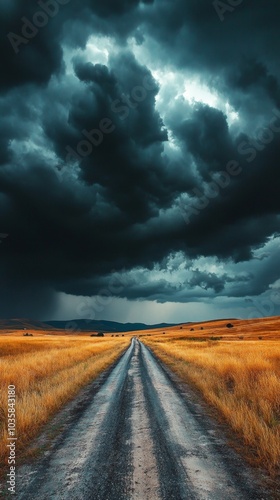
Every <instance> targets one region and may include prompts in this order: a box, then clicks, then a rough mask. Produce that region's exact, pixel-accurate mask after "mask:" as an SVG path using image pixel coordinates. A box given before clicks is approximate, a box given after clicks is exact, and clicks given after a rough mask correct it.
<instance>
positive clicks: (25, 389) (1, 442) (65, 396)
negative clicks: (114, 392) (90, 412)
mask: <svg viewBox="0 0 280 500" xmlns="http://www.w3.org/2000/svg"><path fill="white" fill-rule="evenodd" d="M128 345H129V339H128V338H119V339H111V338H110V339H106V338H90V339H89V338H88V337H71V338H69V337H67V336H61V337H45V336H39V337H27V338H23V337H22V336H20V337H19V336H1V337H0V372H1V381H0V462H2V463H3V462H4V461H5V459H6V455H7V448H6V445H7V437H8V436H7V410H8V407H7V406H8V405H7V394H8V386H9V385H10V384H12V385H14V386H15V387H16V435H17V437H18V441H17V450H18V452H20V450H22V449H23V448H24V447H26V445H27V444H28V443H29V442H30V441H31V439H32V438H34V437H35V436H36V434H38V432H39V430H40V428H41V427H42V425H43V424H45V423H46V422H47V421H48V420H49V418H50V417H51V416H52V415H53V414H54V413H55V412H56V411H57V410H58V409H59V408H60V407H62V406H63V405H64V404H65V403H66V402H67V401H68V400H70V399H71V398H73V397H74V396H75V395H76V394H77V393H78V391H79V389H81V388H82V387H83V386H84V385H86V384H87V383H89V382H90V381H91V380H93V379H94V378H96V377H97V376H98V375H99V374H100V373H101V372H102V371H103V370H104V369H105V368H107V367H108V366H109V365H110V364H112V363H113V362H114V361H115V360H116V359H117V357H118V356H119V355H120V354H121V353H122V352H123V351H124V350H125V349H126V348H127V347H128Z"/></svg>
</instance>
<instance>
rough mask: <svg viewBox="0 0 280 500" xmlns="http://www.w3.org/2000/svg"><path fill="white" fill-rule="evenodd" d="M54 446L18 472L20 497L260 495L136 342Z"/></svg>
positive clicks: (215, 432) (256, 498)
mask: <svg viewBox="0 0 280 500" xmlns="http://www.w3.org/2000/svg"><path fill="white" fill-rule="evenodd" d="M84 406H85V407H84V408H83V409H82V411H80V412H79V413H78V415H77V417H76V419H75V422H73V424H72V425H70V426H68V428H67V426H66V429H65V430H64V432H63V434H62V435H61V436H60V439H59V444H58V445H57V446H55V447H54V448H53V449H52V451H51V452H49V453H46V456H45V457H44V458H43V459H40V460H38V462H37V463H36V464H35V465H34V464H33V465H32V466H29V467H23V468H21V469H20V470H19V473H18V477H17V498H19V499H21V500H28V499H32V500H33V499H39V500H50V499H61V500H64V499H65V500H66V499H67V500H72V499H73V500H74V499H75V500H91V499H92V500H124V499H126V500H128V499H138V500H146V499H149V500H163V499H164V500H180V499H188V500H233V499H234V500H242V499H245V500H249V499H252V500H261V499H263V500H264V499H265V500H266V499H267V498H269V497H268V496H264V494H263V493H262V492H261V489H260V487H259V486H258V484H257V481H256V478H255V477H254V476H253V473H252V471H251V470H249V469H248V467H247V466H246V465H245V464H244V463H243V462H242V460H241V458H240V457H238V456H237V455H236V454H235V452H234V451H233V450H232V449H231V448H229V447H228V446H227V443H226V439H225V438H224V437H223V436H222V434H221V432H219V428H218V426H215V423H213V422H212V420H211V419H210V417H209V416H207V415H206V414H205V412H204V411H203V407H202V406H201V405H200V404H199V403H198V402H194V401H193V400H191V398H190V397H188V393H187V392H183V393H182V390H181V389H180V388H179V387H178V385H176V384H175V383H174V381H173V380H172V378H170V376H169V375H168V372H167V371H166V370H165V369H164V368H163V367H162V366H161V364H160V363H159V362H158V361H157V360H156V358H155V357H154V356H153V354H152V353H151V351H150V350H149V349H148V348H147V347H145V346H144V345H143V343H141V342H140V341H139V340H138V339H136V338H134V339H132V342H131V345H130V347H129V348H128V350H127V351H126V352H125V354H124V355H123V356H122V357H121V359H120V360H119V361H118V363H117V364H116V365H115V366H114V368H113V369H112V370H111V371H110V373H109V375H108V377H107V378H106V380H105V381H104V382H103V383H102V384H101V385H100V387H99V388H98V390H97V391H95V393H94V394H93V396H92V397H91V398H90V400H88V401H87V404H85V405H84Z"/></svg>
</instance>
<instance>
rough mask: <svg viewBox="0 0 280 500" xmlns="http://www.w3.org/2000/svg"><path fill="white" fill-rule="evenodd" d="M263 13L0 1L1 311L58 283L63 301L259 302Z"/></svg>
mask: <svg viewBox="0 0 280 500" xmlns="http://www.w3.org/2000/svg"><path fill="white" fill-rule="evenodd" d="M279 14H280V5H279V3H278V2H276V1H271V2H270V5H269V7H268V6H266V7H264V4H263V2H261V1H260V0H257V1H256V2H254V6H253V7H252V5H250V4H249V2H246V1H245V0H244V1H243V2H239V3H238V5H237V3H236V6H235V7H234V8H233V7H231V8H229V9H226V10H225V11H224V13H223V15H221V13H220V14H219V12H217V8H215V2H214V3H213V2H212V1H208V0H190V1H188V2H185V1H183V0H175V1H171V0H164V1H162V0H161V1H159V0H154V1H152V0H150V1H148V0H146V1H140V0H118V1H110V0H106V1H103V2H97V1H95V0H86V1H85V2H83V4H82V5H78V4H77V3H75V2H73V1H70V0H49V1H48V0H40V1H39V2H34V1H31V0H30V1H25V2H23V1H21V0H14V1H13V2H10V3H9V4H7V5H1V7H0V28H1V38H0V54H1V56H0V57H1V69H2V70H1V77H0V232H1V233H2V234H7V235H8V237H6V238H2V239H0V241H1V244H0V271H1V291H0V315H1V317H16V316H30V317H34V318H36V319H37V318H38V319H52V318H56V317H60V318H61V317H63V314H64V312H65V315H67V316H69V309H71V308H70V306H69V305H67V300H69V304H72V306H71V307H72V310H73V308H74V310H73V317H75V316H78V315H79V314H80V313H79V310H80V309H79V307H78V306H79V304H80V303H81V301H83V300H84V297H86V298H87V301H89V303H90V302H91V301H93V300H95V299H94V298H96V297H99V298H100V297H103V298H104V297H105V296H106V295H107V296H110V297H111V298H114V299H115V300H117V301H118V302H117V303H118V308H119V315H118V317H117V319H119V320H121V315H122V314H123V317H124V319H125V318H126V317H127V313H126V309H127V307H129V306H128V305H127V304H130V305H131V307H132V308H133V311H134V313H133V314H135V316H134V318H133V319H135V320H140V319H141V317H140V316H142V314H143V308H142V307H140V306H141V303H142V305H143V304H144V301H145V304H146V303H147V304H150V305H151V307H152V306H153V304H155V303H159V304H166V311H168V312H167V315H166V317H162V318H161V320H162V321H165V320H169V321H172V322H173V321H176V318H177V316H176V314H177V313H176V307H177V306H176V304H186V306H187V304H189V303H197V304H198V306H199V305H201V310H199V308H198V309H197V310H196V313H195V314H196V317H195V318H190V317H189V314H190V312H189V310H188V309H187V308H186V318H185V320H186V321H187V320H192V319H200V317H198V316H197V315H199V314H200V312H199V311H204V309H203V308H204V306H205V307H206V306H207V315H209V314H210V316H211V315H212V316H214V315H218V314H219V312H218V311H219V309H218V307H219V306H218V305H217V300H219V299H220V302H219V304H220V307H221V315H223V314H225V315H226V314H229V312H230V315H231V316H238V315H243V316H246V314H247V313H246V310H245V309H246V308H245V309H244V299H246V300H247V301H248V302H246V303H248V304H249V305H250V304H251V303H252V302H254V303H256V301H259V303H262V301H264V300H270V301H271V293H274V295H275V294H277V293H278V290H279V275H280V267H279V258H278V256H279V241H280V233H279V227H280V226H279V220H280V218H279V215H280V197H279V182H280V169H279V157H280V86H279V81H280V80H279V77H280V75H279V63H278V57H279V48H280V47H279V44H280V41H279V35H278V32H279V26H278V19H279ZM114 280H116V282H117V283H118V284H117V285H116V284H115V281H114ZM120 283H121V285H120ZM267 297H270V298H269V299H267ZM67 298H68V299H67ZM141 301H142V302H141ZM250 301H251V302H250ZM105 302H106V301H104V304H105ZM170 303H173V304H174V309H173V312H172V307H171V308H170V306H169V305H170ZM73 304H75V305H74V306H73ZM211 304H212V313H211ZM273 304H274V306H273V310H272V308H271V310H270V311H269V313H273V314H276V313H280V309H279V306H280V304H279V301H278V302H277V299H275V300H274V302H273ZM137 305H139V309H138V311H139V316H137ZM110 307H111V308H113V309H114V307H113V306H110V304H109V305H108V306H106V307H105V306H104V307H99V310H98V314H100V317H103V318H104V319H106V317H108V318H109V317H110V319H112V318H111V316H110V314H111V313H110ZM147 307H148V306H147ZM248 307H249V306H248ZM249 309H250V307H249ZM249 309H248V310H249ZM114 310H115V309H114ZM140 310H141V312H140ZM161 311H162V310H161ZM223 311H225V312H223ZM71 314H72V313H71ZM149 314H150V313H149ZM201 314H204V315H205V314H206V313H205V311H204V312H201ZM249 314H250V312H248V315H249ZM260 314H261V311H260ZM130 319H132V318H130ZM182 320H183V319H182V318H181V317H180V319H179V320H178V321H182ZM157 321H159V318H158V317H156V314H155V322H157Z"/></svg>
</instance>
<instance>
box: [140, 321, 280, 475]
mask: <svg viewBox="0 0 280 500" xmlns="http://www.w3.org/2000/svg"><path fill="white" fill-rule="evenodd" d="M233 323H235V321H233ZM249 323H250V328H251V331H249V330H248V328H249V326H248V325H249ZM266 323H269V322H268V321H264V323H263V324H262V325H261V321H256V322H255V325H256V329H255V331H254V329H252V322H247V323H246V322H245V321H243V322H240V323H239V328H240V329H242V330H243V338H244V339H245V338H246V335H247V337H248V338H252V337H254V338H255V340H243V339H242V340H240V339H239V337H238V336H237V337H236V338H234V341H232V340H220V341H213V340H212V341H211V340H206V341H191V340H190V338H189V339H188V338H186V337H185V338H182V331H181V330H180V331H178V329H177V331H174V329H170V330H169V331H168V330H167V331H166V334H165V335H155V336H151V337H144V338H143V339H142V340H143V341H144V342H145V344H147V345H148V346H150V347H151V348H152V350H153V351H154V352H155V354H156V355H157V356H158V357H159V358H160V359H161V360H162V361H163V362H164V363H166V364H167V365H168V366H169V367H170V368H171V369H172V370H173V371H174V372H175V373H176V374H177V375H178V376H179V377H180V378H181V379H182V380H185V381H187V382H190V383H191V384H193V385H194V386H195V387H196V388H198V389H199V390H200V391H201V393H202V394H203V396H204V398H205V399H206V401H207V402H208V403H210V404H211V405H213V406H214V407H215V408H216V409H218V411H219V412H220V414H222V415H223V417H224V418H225V419H226V421H227V422H228V424H229V425H230V426H231V428H232V429H234V431H236V432H237V434H238V435H239V436H240V437H242V439H243V442H244V443H245V444H246V445H247V446H249V447H250V450H251V454H252V456H251V458H252V459H253V460H254V462H255V463H256V462H257V463H259V464H261V465H263V466H264V467H266V468H267V469H268V470H269V471H270V472H272V473H277V472H279V463H280V332H279V318H275V321H274V326H273V319H271V318H270V327H271V328H270V333H271V334H269V331H268V330H267V329H266ZM209 325H210V323H208V324H207V326H209ZM224 325H225V322H223V328H224ZM275 325H276V326H275ZM207 326H206V328H207ZM197 328H199V324H198V325H197ZM211 328H212V330H211ZM211 328H209V330H208V334H207V335H208V338H209V335H210V334H211V336H212V335H213V331H215V332H217V331H218V328H217V324H215V325H213V324H212V327H211ZM277 328H278V335H277ZM192 333H194V332H192ZM220 333H221V332H220ZM222 333H223V334H224V338H227V335H228V336H232V335H233V334H232V332H231V333H227V332H226V331H225V329H224V330H223V332H222ZM222 333H221V334H222ZM238 333H239V332H238ZM260 333H261V337H262V339H261V340H260V339H259V336H260ZM201 335H204V336H205V335H206V333H205V332H204V331H203V332H202V334H201ZM205 339H206V337H205V338H204V340H205ZM238 339H239V340H238ZM270 339H274V340H270ZM275 339H276V340H275ZM237 340H238V342H237Z"/></svg>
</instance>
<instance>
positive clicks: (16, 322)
mask: <svg viewBox="0 0 280 500" xmlns="http://www.w3.org/2000/svg"><path fill="white" fill-rule="evenodd" d="M178 324H182V323H158V324H156V325H146V324H145V323H118V322H116V321H106V320H89V319H73V320H70V321H43V322H42V321H36V320H31V319H23V318H17V319H0V330H25V329H29V330H66V331H69V332H71V331H73V333H74V332H75V331H79V330H80V331H85V332H92V331H94V332H103V333H106V332H108V333H113V332H130V331H135V330H152V329H155V328H167V327H170V326H177V325H178ZM184 324H185V323H184Z"/></svg>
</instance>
